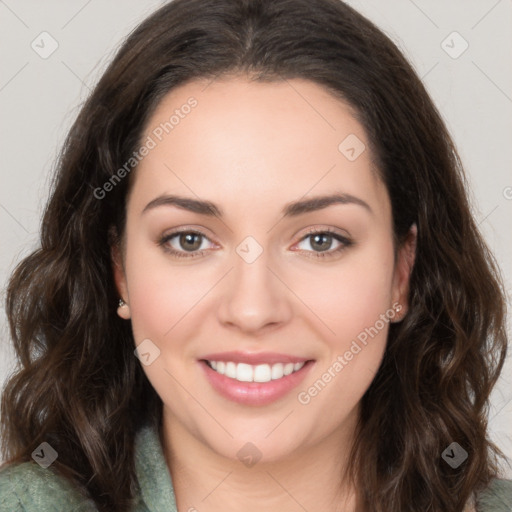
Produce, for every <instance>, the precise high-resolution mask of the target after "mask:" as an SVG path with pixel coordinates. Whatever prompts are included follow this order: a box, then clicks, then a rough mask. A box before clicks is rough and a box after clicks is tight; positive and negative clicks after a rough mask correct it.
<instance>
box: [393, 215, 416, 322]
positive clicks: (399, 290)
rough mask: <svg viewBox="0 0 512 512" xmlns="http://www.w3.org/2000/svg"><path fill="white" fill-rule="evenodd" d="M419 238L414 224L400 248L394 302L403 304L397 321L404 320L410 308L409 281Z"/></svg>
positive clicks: (394, 283) (395, 277)
mask: <svg viewBox="0 0 512 512" xmlns="http://www.w3.org/2000/svg"><path fill="white" fill-rule="evenodd" d="M417 239H418V228H417V226H416V224H412V226H411V227H410V229H409V233H408V234H407V237H406V238H405V240H404V242H403V243H402V245H401V247H400V248H399V250H398V257H397V262H396V267H395V275H394V279H393V296H392V299H393V301H392V303H393V304H399V305H400V306H401V307H400V309H399V311H397V315H396V317H395V320H394V321H395V322H398V321H400V320H402V319H403V318H404V316H405V315H406V314H407V311H408V309H409V299H408V297H409V282H410V278H411V274H412V269H413V267H414V262H415V260H416V245H417Z"/></svg>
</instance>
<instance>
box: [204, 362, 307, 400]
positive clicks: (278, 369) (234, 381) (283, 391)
mask: <svg viewBox="0 0 512 512" xmlns="http://www.w3.org/2000/svg"><path fill="white" fill-rule="evenodd" d="M220 356H221V357H220ZM279 359H280V360H279ZM250 361H252V362H250ZM198 363H199V364H200V366H201V368H202V371H203V372H204V374H205V376H206V379H207V380H208V382H209V383H210V385H211V386H212V388H213V389H214V390H215V391H216V392H217V393H219V394H220V395H221V396H223V397H224V398H227V399H228V400H230V401H233V402H236V403H239V404H244V405H267V404H270V403H272V402H274V401H277V400H278V399H280V398H282V397H284V396H285V395H287V394H288V393H289V392H290V391H291V390H292V389H293V388H295V387H297V386H298V385H299V384H300V383H301V382H302V381H303V380H304V378H305V377H306V375H307V373H309V370H310V369H311V367H312V366H313V365H314V363H315V361H314V360H313V359H305V358H296V357H291V356H287V355H279V354H266V355H264V354H252V355H249V354H242V353H229V354H227V353H224V354H222V355H220V354H219V355H211V356H208V357H207V358H205V359H199V360H198Z"/></svg>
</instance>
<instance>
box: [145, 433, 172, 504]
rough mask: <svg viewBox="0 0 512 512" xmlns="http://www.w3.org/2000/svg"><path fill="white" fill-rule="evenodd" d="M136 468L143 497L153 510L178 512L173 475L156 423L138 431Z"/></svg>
mask: <svg viewBox="0 0 512 512" xmlns="http://www.w3.org/2000/svg"><path fill="white" fill-rule="evenodd" d="M135 471H136V474H137V479H138V482H139V487H140V498H141V500H142V501H143V502H144V504H145V505H146V507H147V509H148V510H149V512H177V510H178V509H177V506H176V497H175V495H174V489H173V486H172V481H171V475H170V473H169V468H168V467H167V463H166V461H165V457H164V452H163V448H162V444H161V442H160V438H159V435H158V429H157V428H156V427H155V426H153V425H149V424H147V425H144V426H143V427H142V428H141V429H140V430H139V431H138V432H137V434H136V437H135Z"/></svg>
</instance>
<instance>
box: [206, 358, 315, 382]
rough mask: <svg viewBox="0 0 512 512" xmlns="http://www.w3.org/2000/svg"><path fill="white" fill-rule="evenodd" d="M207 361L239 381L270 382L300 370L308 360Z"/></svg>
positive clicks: (218, 370) (214, 368) (217, 369)
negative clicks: (273, 361) (265, 361)
mask: <svg viewBox="0 0 512 512" xmlns="http://www.w3.org/2000/svg"><path fill="white" fill-rule="evenodd" d="M204 361H205V363H206V364H207V365H208V366H209V367H210V368H211V369H212V370H214V371H216V372H217V373H219V374H220V375H225V376H226V377H228V378H229V379H234V380H237V381H238V382H270V381H271V380H279V379H282V378H283V377H286V376H288V375H291V374H292V373H295V372H298V371H299V370H300V369H301V368H302V367H303V366H304V365H305V364H306V362H302V363H275V364H273V365H269V364H258V365H251V364H246V363H238V364H237V363H235V362H234V361H228V362H225V361H208V360H204Z"/></svg>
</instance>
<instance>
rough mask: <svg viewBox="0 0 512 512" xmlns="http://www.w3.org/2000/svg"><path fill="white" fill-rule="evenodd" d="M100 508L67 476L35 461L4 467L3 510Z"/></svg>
mask: <svg viewBox="0 0 512 512" xmlns="http://www.w3.org/2000/svg"><path fill="white" fill-rule="evenodd" d="M42 510H45V511H46V510H48V511H50V510H52V511H59V512H60V511H69V510H73V511H76V512H94V511H95V512H97V509H96V507H95V506H94V504H93V502H92V501H91V500H87V499H85V498H83V497H82V496H81V495H80V494H79V493H78V491H77V490H76V489H75V488H74V487H73V486H72V485H71V483H70V482H68V480H67V479H66V478H64V477H63V476H61V475H58V474H57V473H55V472H53V471H52V470H51V469H50V468H47V469H45V468H42V467H41V466H39V465H38V464H37V463H35V462H22V463H17V464H11V465H7V466H5V467H4V468H3V469H1V470H0V512H32V511H42Z"/></svg>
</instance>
